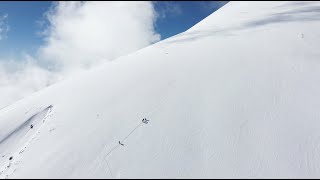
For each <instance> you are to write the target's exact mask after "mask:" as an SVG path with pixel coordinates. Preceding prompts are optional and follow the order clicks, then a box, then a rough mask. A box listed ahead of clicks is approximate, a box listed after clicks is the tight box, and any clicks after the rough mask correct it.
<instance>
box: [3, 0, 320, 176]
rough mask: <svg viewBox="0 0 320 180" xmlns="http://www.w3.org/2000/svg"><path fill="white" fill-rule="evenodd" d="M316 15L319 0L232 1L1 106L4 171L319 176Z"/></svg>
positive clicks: (319, 22)
mask: <svg viewBox="0 0 320 180" xmlns="http://www.w3.org/2000/svg"><path fill="white" fill-rule="evenodd" d="M319 17H320V3H319V2H229V3H227V4H226V5H225V6H223V7H222V8H221V9H219V10H218V11H216V12H214V13H213V14H211V15H210V16H209V17H207V18H206V19H204V20H203V21H201V22H199V24H197V25H195V26H194V27H192V28H191V29H189V30H188V31H186V32H184V33H181V34H179V35H176V36H174V37H172V38H168V39H166V40H164V41H161V42H159V43H156V44H154V45H152V46H149V47H147V48H144V49H141V50H139V51H136V52H134V53H132V54H129V55H127V56H123V57H121V58H118V59H115V60H114V61H112V62H111V63H106V64H105V65H104V66H101V67H98V68H95V69H92V70H90V71H86V72H83V73H82V74H79V75H77V76H73V77H71V78H69V79H67V80H65V81H62V82H60V83H57V84H55V85H52V86H50V87H48V88H46V89H44V90H42V91H39V92H37V93H35V94H33V95H32V96H29V97H27V98H25V99H23V100H21V101H18V102H16V103H15V104H13V105H11V106H8V107H6V108H3V109H2V110H1V111H0V142H1V143H0V148H1V149H0V153H2V154H0V155H1V156H3V155H4V157H1V158H0V165H1V170H0V172H1V175H0V176H1V177H2V178H318V177H320V163H319V162H320V84H319V78H320V51H319V47H320V18H319ZM143 118H147V119H148V120H150V122H149V123H148V124H143V123H141V120H142V119H143ZM43 120H44V121H45V122H43ZM29 123H34V128H33V129H28V128H27V127H29ZM128 135H129V136H128ZM127 136H128V137H127ZM126 137H127V138H126ZM119 141H120V143H122V144H123V145H121V144H120V143H119ZM25 147H26V148H25ZM24 148H25V149H24ZM21 150H23V152H22V153H20V152H21ZM11 156H12V157H13V158H12V159H11V160H9V158H10V157H11ZM8 166H9V167H8Z"/></svg>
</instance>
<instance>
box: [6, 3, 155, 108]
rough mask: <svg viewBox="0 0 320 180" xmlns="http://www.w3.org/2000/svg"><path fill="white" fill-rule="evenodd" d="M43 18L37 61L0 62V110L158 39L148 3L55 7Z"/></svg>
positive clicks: (64, 5)
mask: <svg viewBox="0 0 320 180" xmlns="http://www.w3.org/2000/svg"><path fill="white" fill-rule="evenodd" d="M4 17H5V16H4ZM44 17H45V21H46V23H45V24H46V27H45V28H44V30H43V31H42V36H43V38H44V42H45V43H44V44H43V45H42V46H41V47H39V49H38V52H37V54H36V55H35V56H31V55H25V56H24V58H23V60H0V99H1V101H0V108H2V107H4V106H6V105H8V104H11V103H13V102H14V101H17V100H18V99H21V98H23V97H25V96H27V95H29V94H31V93H32V92H35V91H38V90H40V89H42V88H44V87H46V86H48V85H51V84H53V83H55V82H57V81H59V80H61V79H63V78H65V77H67V76H69V75H71V74H73V73H75V72H77V71H80V70H82V69H88V68H91V67H94V66H97V65H99V64H101V63H104V62H108V61H111V60H113V59H115V58H117V57H119V56H122V55H126V54H128V53H131V52H134V51H136V50H138V49H141V48H143V47H146V46H148V45H150V44H152V43H154V42H157V41H159V40H160V35H159V34H158V33H157V32H156V31H155V29H154V24H155V22H156V20H157V17H158V16H157V13H156V11H155V10H154V7H153V4H152V2H54V3H53V4H52V6H51V7H50V9H49V10H48V11H47V12H46V13H45V14H44ZM0 20H1V19H0ZM0 22H1V21H0ZM0 25H1V23H0ZM0 28H1V27H0ZM0 32H1V31H0ZM0 37H1V36H0Z"/></svg>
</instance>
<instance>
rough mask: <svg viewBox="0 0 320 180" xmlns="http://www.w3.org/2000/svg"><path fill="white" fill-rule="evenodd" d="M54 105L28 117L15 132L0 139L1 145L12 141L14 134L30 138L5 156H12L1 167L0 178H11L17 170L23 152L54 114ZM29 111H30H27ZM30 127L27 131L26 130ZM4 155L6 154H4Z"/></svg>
mask: <svg viewBox="0 0 320 180" xmlns="http://www.w3.org/2000/svg"><path fill="white" fill-rule="evenodd" d="M52 108H53V106H52V105H50V106H48V107H47V108H45V109H43V110H42V111H40V112H38V113H36V114H34V115H33V116H31V117H30V118H29V119H27V120H26V121H25V122H24V123H23V124H22V125H20V126H19V127H18V128H16V129H15V130H14V131H13V132H11V133H10V134H9V135H7V136H6V137H5V138H4V139H2V140H1V141H0V147H1V143H3V142H5V141H10V140H11V139H13V138H14V136H18V137H21V136H22V138H24V137H27V136H29V138H28V140H27V141H26V142H25V143H24V144H23V145H22V146H20V147H19V148H17V149H16V150H15V152H13V153H12V152H11V153H8V154H10V155H9V156H7V155H6V156H5V157H12V159H11V160H9V159H8V161H9V162H7V163H6V164H4V165H3V166H2V167H1V168H0V178H2V179H3V178H5V179H7V178H9V177H10V176H11V175H12V174H13V173H14V172H16V171H17V169H18V165H19V164H20V163H21V158H22V154H23V153H24V151H25V150H27V149H28V147H29V146H30V144H31V143H32V142H33V141H34V140H35V139H36V138H37V137H38V136H39V134H40V132H41V128H42V127H43V125H44V124H45V122H46V120H47V119H48V118H50V117H51V116H52V115H53V111H52ZM26 113H28V111H27V112H26ZM31 124H32V125H33V128H32V129H30V125H31ZM26 129H29V130H28V131H27V132H25V131H24V130H26ZM3 157H4V156H3Z"/></svg>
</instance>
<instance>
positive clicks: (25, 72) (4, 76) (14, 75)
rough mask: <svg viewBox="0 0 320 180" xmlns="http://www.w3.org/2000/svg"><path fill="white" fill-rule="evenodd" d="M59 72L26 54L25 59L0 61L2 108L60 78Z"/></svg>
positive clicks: (0, 106)
mask: <svg viewBox="0 0 320 180" xmlns="http://www.w3.org/2000/svg"><path fill="white" fill-rule="evenodd" d="M59 78H60V77H59V74H56V73H53V72H50V71H48V70H46V69H44V68H42V67H40V66H39V65H38V64H37V63H36V61H35V60H34V59H33V58H32V57H30V56H28V55H26V56H25V57H24V61H16V60H1V61H0V99H1V101H0V109H1V108H2V107H4V106H6V105H8V104H11V103H13V102H14V101H17V100H19V99H21V98H23V97H25V96H27V95H30V94H31V93H33V92H35V91H38V90H40V89H42V88H44V87H46V86H49V85H50V84H52V83H53V82H55V81H57V80H58V79H59Z"/></svg>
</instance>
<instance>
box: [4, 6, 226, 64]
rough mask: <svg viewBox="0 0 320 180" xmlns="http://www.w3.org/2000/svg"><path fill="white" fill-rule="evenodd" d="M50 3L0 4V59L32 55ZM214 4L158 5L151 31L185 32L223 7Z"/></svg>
mask: <svg viewBox="0 0 320 180" xmlns="http://www.w3.org/2000/svg"><path fill="white" fill-rule="evenodd" d="M51 3H52V2H50V1H33V2H32V1H31V2H23V1H15V2H9V1H6V2H0V17H1V16H4V15H7V18H6V25H7V26H8V27H9V30H8V31H7V33H6V37H5V38H3V39H2V40H0V59H8V58H15V59H19V58H17V56H20V55H21V54H23V53H27V54H31V55H33V54H34V53H35V52H36V50H37V49H38V47H39V46H41V44H42V43H43V37H42V36H40V35H39V32H41V30H42V29H41V28H42V27H41V25H40V24H39V21H41V20H43V19H44V13H45V12H46V11H48V9H49V7H50V6H51ZM224 4H225V3H223V2H215V1H211V2H210V1H207V2H205V1H159V2H154V7H155V10H156V12H157V14H158V15H159V18H158V20H157V22H156V24H155V30H156V31H157V32H158V33H159V34H161V39H165V38H168V37H170V36H173V35H176V34H178V33H180V32H183V31H185V30H187V29H188V28H190V27H192V26H193V25H194V24H196V23H197V22H199V21H200V20H202V19H203V18H205V17H207V16H208V15H209V14H211V13H212V12H214V11H215V10H217V9H218V8H219V7H221V6H222V5H224Z"/></svg>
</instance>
